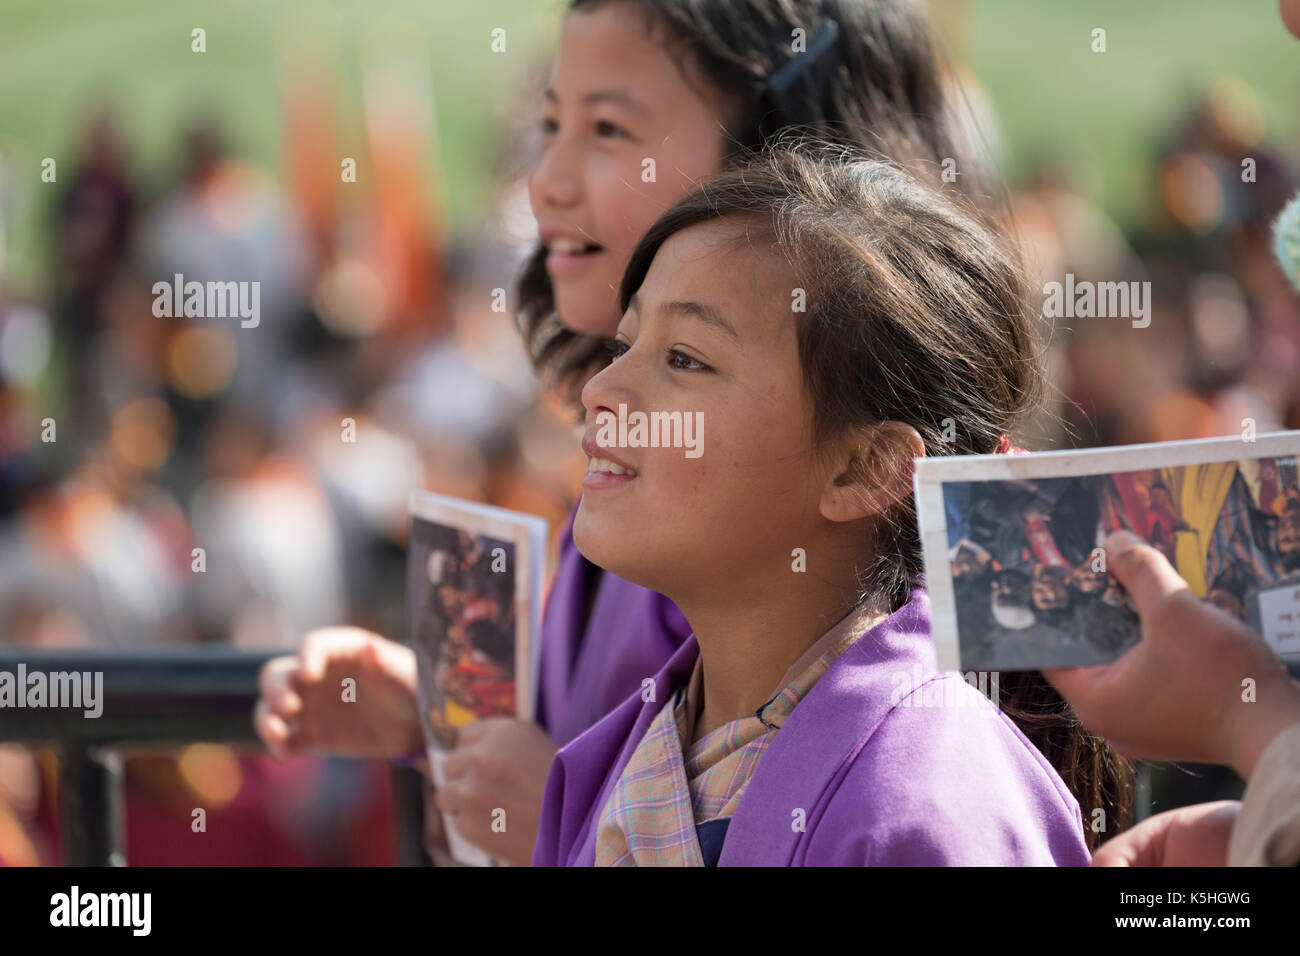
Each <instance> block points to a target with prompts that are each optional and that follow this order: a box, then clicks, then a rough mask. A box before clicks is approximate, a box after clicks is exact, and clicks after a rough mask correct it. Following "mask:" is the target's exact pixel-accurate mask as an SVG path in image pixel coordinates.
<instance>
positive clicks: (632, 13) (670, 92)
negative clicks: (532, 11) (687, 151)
mask: <svg viewBox="0 0 1300 956" xmlns="http://www.w3.org/2000/svg"><path fill="white" fill-rule="evenodd" d="M666 41H667V38H666V36H665V33H664V27H663V26H662V25H661V24H658V23H656V22H655V21H654V20H653V19H652V18H651V17H649V15H648V14H647V13H646V12H645V11H644V10H642V9H641V8H640V7H639V6H638V5H637V4H635V3H633V2H631V0H610V2H606V3H601V4H598V5H596V6H594V7H592V8H591V9H585V8H582V7H579V8H578V9H576V10H574V11H572V12H570V13H569V15H568V16H567V17H565V20H564V26H563V29H562V30H561V33H560V42H559V45H558V47H557V49H556V54H555V60H554V61H553V63H552V68H551V89H552V91H553V92H554V93H555V94H556V96H557V97H559V98H562V99H563V98H576V99H579V100H581V99H584V98H587V97H590V96H592V95H593V94H595V93H602V92H615V91H616V92H618V93H620V94H621V95H622V96H623V98H624V99H625V100H626V99H629V98H630V99H632V100H635V101H636V102H637V103H639V105H640V106H642V107H643V108H645V109H647V110H650V111H655V112H671V111H673V110H675V109H677V108H679V107H680V106H681V105H682V100H681V98H682V97H683V96H690V97H692V98H693V99H694V100H696V101H700V100H701V96H700V92H699V88H698V87H699V84H698V83H693V82H688V79H687V76H686V74H685V73H684V70H688V69H690V67H691V64H689V63H688V62H686V61H684V60H682V59H681V58H677V59H675V58H674V57H673V56H672V55H671V54H670V51H669V48H668V44H667V42H666Z"/></svg>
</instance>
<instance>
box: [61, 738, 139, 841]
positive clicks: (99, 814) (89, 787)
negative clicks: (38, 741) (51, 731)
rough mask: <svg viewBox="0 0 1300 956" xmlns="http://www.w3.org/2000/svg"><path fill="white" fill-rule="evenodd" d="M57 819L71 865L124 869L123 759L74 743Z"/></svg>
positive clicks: (66, 757)
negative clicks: (60, 824)
mask: <svg viewBox="0 0 1300 956" xmlns="http://www.w3.org/2000/svg"><path fill="white" fill-rule="evenodd" d="M59 771H60V772H59V815H60V817H61V819H62V824H63V826H62V831H63V859H64V863H65V864H66V865H67V866H126V819H125V814H124V811H123V800H124V797H123V793H122V755H121V754H119V753H118V752H117V751H116V750H113V749H112V748H109V747H97V746H93V745H91V746H86V745H83V744H76V743H70V744H68V745H66V746H65V747H64V748H63V749H62V754H61V760H60V768H59Z"/></svg>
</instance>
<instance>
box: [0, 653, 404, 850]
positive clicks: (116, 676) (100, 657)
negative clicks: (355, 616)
mask: <svg viewBox="0 0 1300 956" xmlns="http://www.w3.org/2000/svg"><path fill="white" fill-rule="evenodd" d="M272 656H275V655H274V654H271V653H262V652H249V651H240V650H235V649H233V648H229V647H222V646H213V647H199V648H194V647H186V648H150V649H148V650H120V651H118V650H114V651H106V650H98V651H91V650H77V651H50V650H33V649H30V648H25V647H16V646H6V645H3V644H0V671H8V672H10V673H12V674H16V673H17V672H18V669H19V667H20V665H22V666H25V669H26V671H27V672H28V673H33V672H38V671H39V672H44V673H46V674H50V673H57V672H79V673H87V672H88V673H92V674H96V673H98V674H102V675H103V684H102V686H101V690H100V693H101V697H100V699H99V700H98V702H97V703H98V704H99V705H101V706H102V712H101V713H100V716H98V717H87V716H86V715H85V713H84V709H83V708H68V707H5V708H3V709H0V741H7V742H13V743H23V744H29V745H51V746H53V747H54V748H55V752H56V753H57V754H58V758H59V764H60V773H59V794H58V796H59V823H60V827H61V829H62V844H63V855H64V862H65V863H66V864H67V865H70V866H124V865H125V864H126V862H127V860H126V823H125V798H124V794H123V771H122V766H123V765H122V752H123V751H128V750H141V749H158V748H165V749H171V748H175V747H179V746H182V745H186V744H190V743H194V742H203V743H215V744H231V745H245V746H256V747H261V741H260V739H259V738H258V736H257V733H256V731H255V730H254V728H253V707H254V705H255V704H256V702H257V697H258V686H257V678H258V672H259V671H260V670H261V668H262V665H263V664H264V663H266V661H267V660H268V659H269V658H271V657H272ZM394 771H395V773H394V778H393V786H394V809H395V811H396V819H397V825H398V842H397V846H398V853H399V857H400V858H399V862H400V863H403V864H408V865H418V864H419V863H420V862H422V861H423V859H424V857H423V848H422V845H421V839H420V835H421V833H422V831H423V822H422V811H423V806H422V800H421V794H420V781H419V775H418V773H416V772H415V771H414V770H410V769H408V768H405V767H394Z"/></svg>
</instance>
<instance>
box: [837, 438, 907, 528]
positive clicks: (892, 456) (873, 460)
mask: <svg viewBox="0 0 1300 956" xmlns="http://www.w3.org/2000/svg"><path fill="white" fill-rule="evenodd" d="M924 457H925V442H924V441H922V440H921V434H920V432H918V431H917V430H916V429H915V428H913V427H912V426H911V425H907V424H905V423H903V422H895V421H889V422H883V423H881V424H879V425H875V426H873V427H871V428H870V429H866V430H854V431H851V432H849V433H847V434H846V435H845V436H844V437H843V439H841V441H840V443H839V447H838V448H837V449H836V450H835V457H834V458H833V459H832V461H831V468H830V470H829V472H828V474H829V481H828V482H827V484H826V487H825V488H824V489H823V491H822V497H821V513H822V517H823V518H825V519H826V520H828V521H856V520H858V519H859V518H869V517H871V516H873V515H877V514H881V513H883V512H885V511H887V510H888V509H889V507H890V506H891V505H892V504H893V503H894V502H896V501H898V500H899V499H900V498H905V497H907V496H908V495H909V494H911V493H912V471H913V467H914V466H913V461H912V460H913V459H914V458H924Z"/></svg>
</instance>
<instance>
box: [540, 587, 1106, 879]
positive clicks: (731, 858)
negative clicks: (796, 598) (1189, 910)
mask: <svg viewBox="0 0 1300 956" xmlns="http://www.w3.org/2000/svg"><path fill="white" fill-rule="evenodd" d="M929 632H930V599H929V596H928V595H927V594H926V592H925V591H923V590H920V589H916V590H914V591H913V592H912V597H911V600H910V601H909V602H908V603H907V604H906V605H904V606H903V607H902V608H900V609H899V610H898V611H896V612H895V613H894V614H892V615H890V616H889V617H888V618H886V619H885V620H884V621H882V622H880V623H879V624H877V625H876V626H875V627H873V628H872V629H871V630H869V631H867V632H866V634H864V635H863V636H862V637H861V638H860V639H859V640H857V641H856V642H855V643H854V644H853V645H852V646H850V647H849V649H848V650H847V651H845V652H844V654H842V655H841V656H840V657H839V658H838V659H837V660H836V661H835V663H834V664H832V665H831V668H830V669H829V670H828V671H827V672H826V673H825V675H823V676H822V678H821V680H819V681H818V682H817V683H816V684H815V685H814V686H813V688H812V690H810V691H809V692H808V695H807V696H806V697H805V698H804V699H803V700H802V701H801V702H800V703H799V705H798V706H797V707H796V708H795V709H794V711H793V712H792V713H791V715H790V717H789V718H788V719H787V720H786V723H785V724H784V726H783V727H782V728H781V730H780V731H779V732H778V733H777V735H776V737H775V738H773V741H772V743H771V744H770V745H769V747H768V749H767V752H766V753H765V754H764V756H763V759H762V760H761V761H760V763H759V765H758V769H757V770H756V771H755V773H754V776H753V778H752V779H751V780H750V783H749V786H748V788H747V789H746V791H745V794H744V796H743V797H742V798H741V800H740V803H739V805H738V806H737V808H736V812H735V815H734V816H733V817H732V818H731V823H730V826H729V828H728V830H727V834H726V840H725V842H724V844H723V847H722V855H721V857H720V859H719V861H718V863H719V865H720V866H766V865H775V866H787V865H803V866H863V865H868V864H870V865H876V866H882V865H883V866H897V865H987V866H1009V865H1054V864H1057V865H1077V866H1086V865H1087V864H1088V862H1089V856H1088V851H1087V848H1086V845H1085V843H1084V839H1083V819H1082V816H1081V814H1080V812H1079V805H1078V803H1077V802H1076V801H1075V799H1074V797H1073V796H1071V794H1070V792H1069V790H1067V789H1066V786H1065V784H1064V782H1063V781H1062V780H1061V778H1060V777H1059V776H1058V775H1057V773H1056V771H1055V770H1053V769H1052V767H1051V765H1050V764H1048V762H1047V761H1046V759H1044V757H1043V756H1042V754H1040V753H1039V752H1038V750H1037V749H1036V748H1035V747H1034V746H1033V745H1032V744H1031V743H1030V742H1029V741H1028V740H1027V739H1025V737H1024V735H1023V734H1022V733H1021V732H1020V730H1019V729H1018V728H1017V727H1016V726H1015V725H1014V724H1013V723H1012V722H1011V721H1010V719H1008V718H1007V717H1006V716H1005V715H1003V714H1001V713H998V712H997V711H996V710H995V709H994V708H993V706H992V705H991V704H990V703H989V702H988V700H987V698H985V697H984V696H983V695H981V694H980V693H979V691H977V690H976V689H975V688H973V687H971V686H970V685H969V684H967V683H966V681H964V680H963V679H962V677H961V675H960V674H957V673H955V672H951V671H949V672H942V673H936V672H935V657H934V645H933V642H932V641H931V639H930V634H929ZM698 652H699V648H698V645H697V644H696V642H695V639H694V637H692V638H690V639H689V640H688V641H687V642H686V643H685V644H683V645H682V647H681V649H680V650H679V651H678V652H677V653H676V654H675V655H673V658H672V660H670V661H669V662H668V664H667V665H666V666H665V667H664V668H663V670H662V671H660V672H659V674H658V675H657V676H656V678H655V685H656V689H657V694H656V700H655V701H654V702H649V703H646V702H643V701H642V700H641V695H640V693H639V692H637V693H634V694H633V695H632V696H631V697H629V698H628V699H627V700H626V701H624V702H623V703H622V704H621V705H620V706H619V707H618V708H617V709H616V710H615V711H614V712H613V713H611V714H609V715H608V716H607V717H605V719H603V720H602V721H600V723H598V724H596V726H594V727H592V728H591V730H589V731H588V732H586V733H585V734H583V735H581V736H580V737H578V738H577V739H576V740H574V741H573V742H572V743H570V744H569V745H567V746H566V747H564V748H562V749H561V750H560V752H559V753H558V754H557V755H556V757H555V762H554V763H553V764H551V773H550V777H549V778H548V780H547V783H546V796H545V798H544V800H543V802H542V822H541V829H540V832H539V834H538V839H537V845H536V847H535V849H534V851H533V865H534V866H556V865H570V866H583V865H591V864H592V863H593V861H594V860H595V822H596V818H597V816H598V815H599V813H600V811H601V810H603V808H604V805H605V802H606V800H607V799H608V797H609V792H610V788H611V787H612V786H613V783H614V781H616V780H617V778H618V776H619V775H620V774H621V773H622V771H623V767H624V766H625V765H626V764H627V761H628V759H629V758H630V757H631V755H632V751H633V750H634V749H635V748H636V746H637V744H638V743H639V742H640V741H641V738H642V736H643V735H644V734H645V731H646V728H647V727H648V726H649V725H650V722H651V721H652V720H653V719H654V717H655V715H656V714H657V713H658V711H659V708H661V707H662V706H663V704H664V701H666V700H668V699H669V697H670V695H671V694H672V693H673V692H674V691H675V690H676V688H678V687H680V686H681V685H682V683H683V682H684V681H686V680H687V679H688V678H689V676H690V673H691V669H692V667H693V666H694V664H695V658H696V655H697V654H698ZM918 665H919V668H920V673H923V674H924V675H926V676H925V677H923V678H922V679H921V680H920V681H919V682H916V683H913V681H912V677H913V675H916V674H917V673H918V671H917V670H916V668H917V666H918ZM918 683H919V686H917V684H918ZM936 692H942V693H947V694H950V695H952V696H950V697H948V698H947V700H948V701H950V702H952V701H959V702H960V703H961V704H962V705H963V706H953V705H952V704H951V703H950V704H949V705H948V706H941V705H938V703H937V701H936V700H934V699H933V698H934V696H935V693H936ZM980 710H982V711H983V712H982V713H981V712H979V711H980ZM800 819H803V820H805V821H806V824H805V825H804V827H803V828H802V832H801V830H800V828H799V827H798V826H797V825H796V821H798V820H800Z"/></svg>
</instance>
